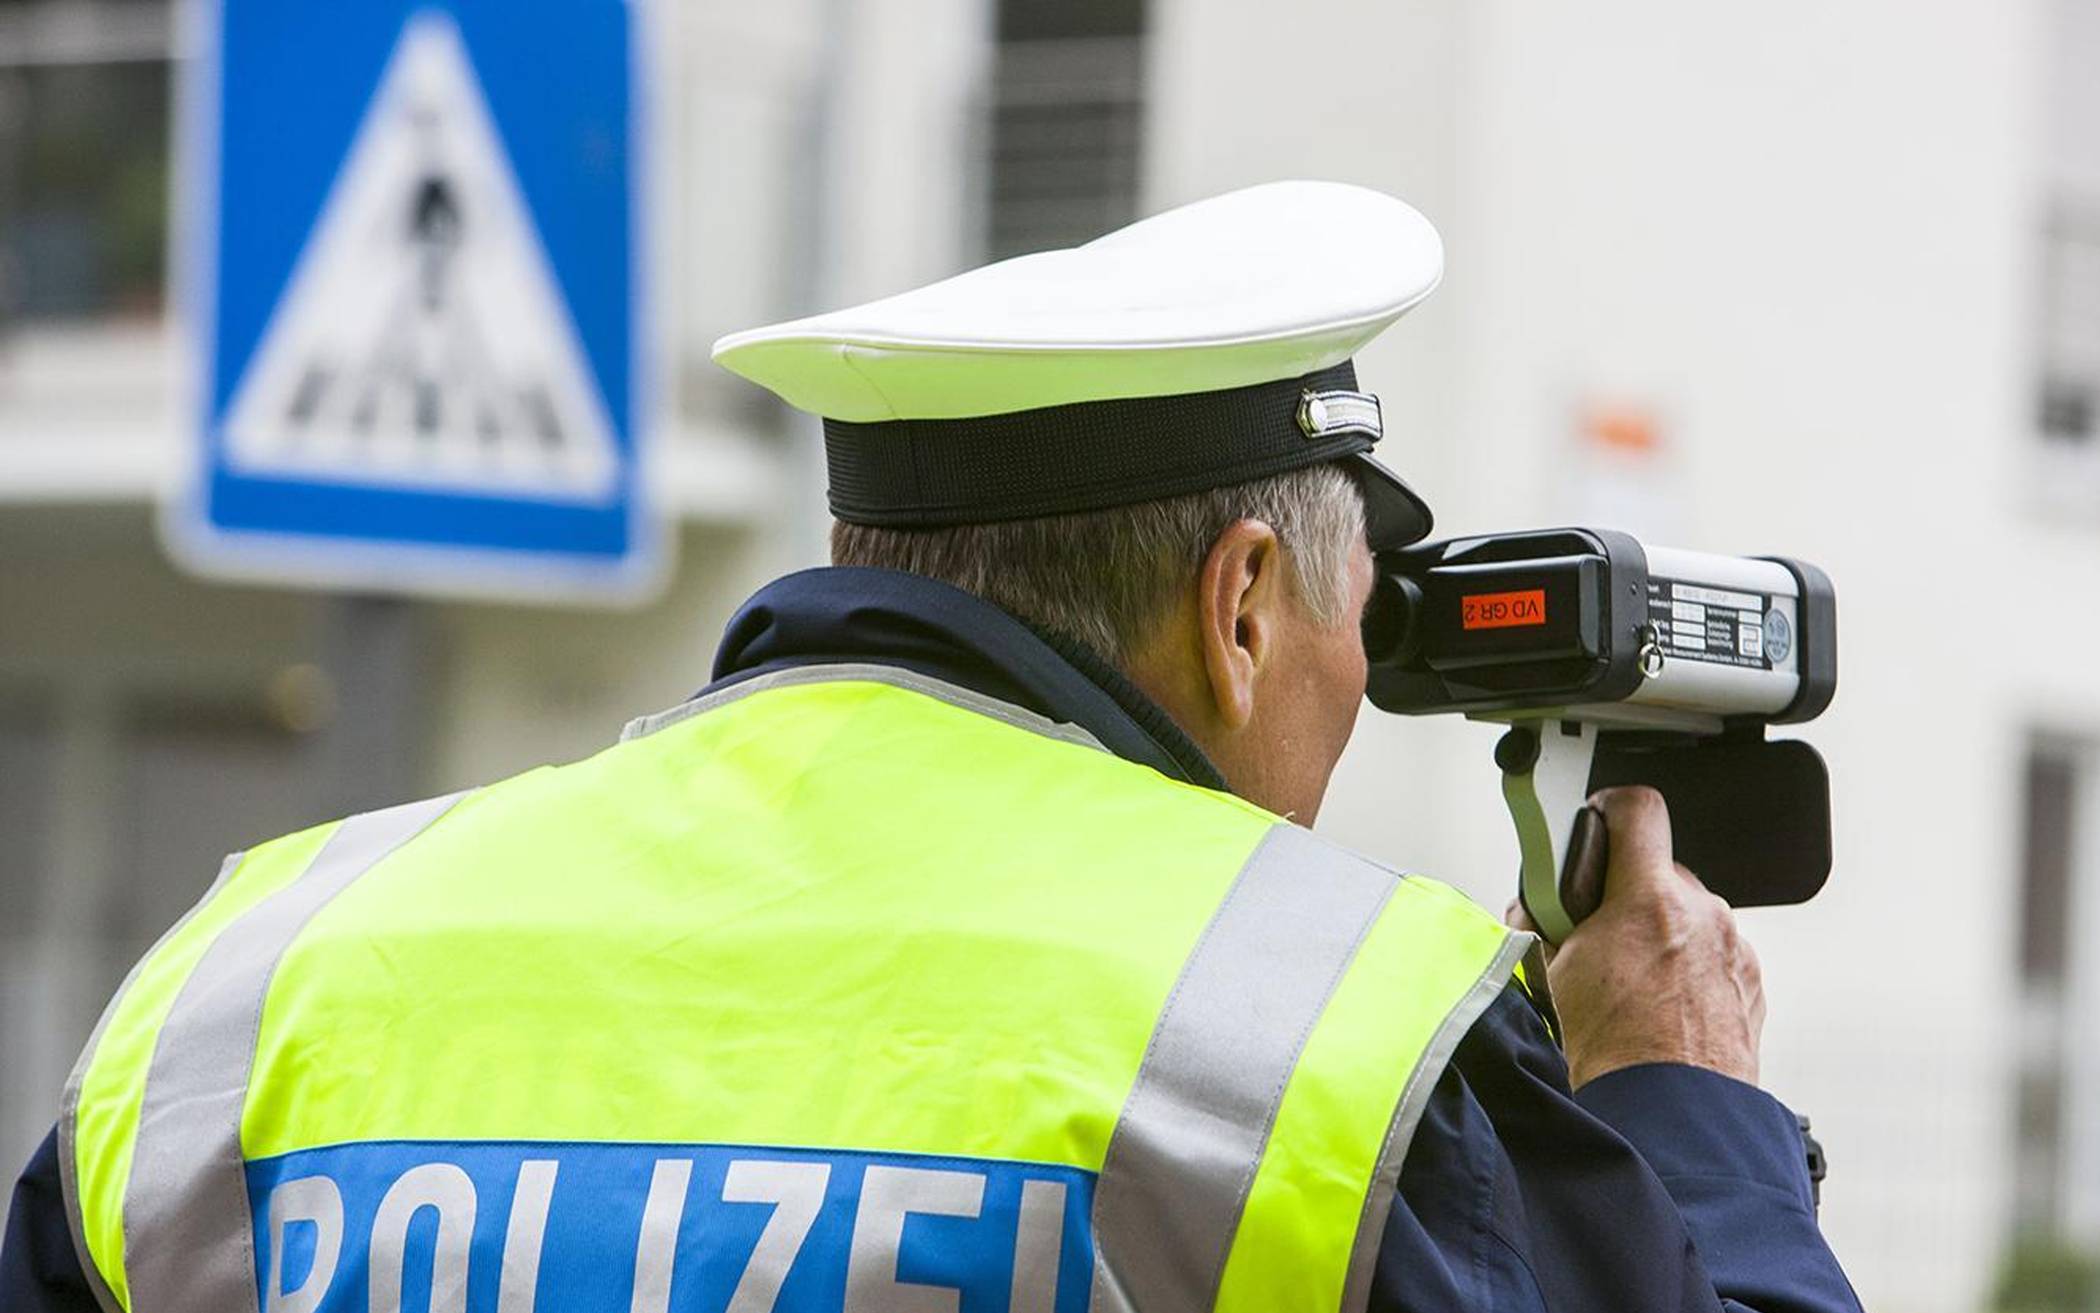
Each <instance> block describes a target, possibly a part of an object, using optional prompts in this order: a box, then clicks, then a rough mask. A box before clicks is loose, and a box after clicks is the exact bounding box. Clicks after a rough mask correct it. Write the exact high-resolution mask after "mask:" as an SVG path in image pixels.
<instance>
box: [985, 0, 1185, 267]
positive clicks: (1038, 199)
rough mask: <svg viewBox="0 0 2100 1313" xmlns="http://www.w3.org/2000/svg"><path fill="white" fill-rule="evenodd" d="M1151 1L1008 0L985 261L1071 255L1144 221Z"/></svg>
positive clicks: (999, 51) (1002, 7)
mask: <svg viewBox="0 0 2100 1313" xmlns="http://www.w3.org/2000/svg"><path fill="white" fill-rule="evenodd" d="M1144 27H1145V12H1144V4H1143V0H1001V3H1000V4H999V7H998V45H997V48H996V51H995V55H994V71H993V91H992V104H991V114H990V124H989V133H990V142H989V154H990V159H989V166H988V173H989V182H990V187H989V200H988V204H987V207H986V211H987V214H986V217H987V223H986V233H985V245H986V252H987V254H988V255H989V257H990V258H992V259H995V260H997V259H1004V258H1006V257H1007V256H1011V255H1020V254H1023V253H1026V252H1029V251H1040V250H1046V249H1049V248H1052V247H1060V246H1074V245H1077V244H1079V243H1081V242H1085V241H1088V240H1091V239H1092V238H1095V237H1098V236H1100V235H1101V234H1102V233H1104V232H1107V231H1109V230H1110V229H1112V228H1118V227H1121V226H1122V225H1124V224H1126V223H1128V222H1130V221H1131V220H1132V219H1133V218H1135V217H1136V216H1137V203H1138V173H1139V167H1140V164H1141V162H1142V159H1141V147H1142V144H1143V143H1142V135H1141V132H1142V126H1143V121H1144V61H1145V51H1144Z"/></svg>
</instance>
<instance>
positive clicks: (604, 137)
mask: <svg viewBox="0 0 2100 1313" xmlns="http://www.w3.org/2000/svg"><path fill="white" fill-rule="evenodd" d="M205 11H206V12H205V14H204V19H203V21H204V22H205V24H206V25H207V26H208V28H209V30H208V31H207V32H205V33H203V34H202V35H204V36H205V37H206V38H207V39H206V40H204V41H203V42H202V43H201V45H202V47H203V50H204V56H203V57H202V58H201V59H200V60H199V61H198V65H197V67H196V69H195V70H194V72H193V73H192V74H191V76H192V78H193V79H194V82H193V83H192V84H191V86H190V88H189V94H188V97H187V99H188V104H187V106H186V110H185V114H186V119H187V126H188V131H187V132H186V143H185V154H186V159H185V173H186V177H187V180H188V181H187V188H186V191H187V196H188V198H189V204H188V207H187V211H186V213H187V217H188V219H189V221H190V222H191V223H193V224H194V225H195V228H194V232H193V234H192V238H191V240H190V241H189V242H188V244H187V246H188V249H187V251H186V256H187V258H186V259H185V260H184V261H183V270H184V292H185V293H186V295H185V296H184V298H183V299H184V300H185V301H186V302H188V304H189V306H190V308H191V317H192V323H193V325H194V327H195V330H196V338H197V341H198V343H199V344H200V347H201V350H200V353H199V355H200V365H201V371H200V372H201V388H200V392H201V395H200V396H199V398H198V402H197V417H198V418H197V423H196V432H197V434H198V436H199V439H200V441H199V442H198V444H197V448H196V451H195V459H194V461H193V462H192V466H191V477H190V478H189V479H188V480H187V481H186V485H185V491H184V493H183V495H182V497H181V498H180V499H179V500H178V501H177V502H176V503H175V505H174V507H173V511H174V513H173V514H172V515H170V516H169V517H168V524H169V527H170V529H171V531H172V532H171V533H170V540H171V545H172V546H173V548H174V549H175V551H176V553H177V555H178V556H179V557H180V558H181V559H182V560H184V561H185V562H186V563H190V564H192V565H194V566H196V567H197V568H199V569H202V570H205V571H207V572H210V573H218V574H232V575H237V576H243V577H258V576H259V577H268V578H275V579H280V580H288V581H295V582H303V583H309V584H317V585H322V586H345V587H356V588H367V589H369V588H378V589H384V590H408V591H436V592H444V593H484V592H494V593H499V594H521V593H524V594H549V593H561V594H572V595H581V596H585V597H607V596H619V595H629V594H632V593H633V592H634V591H636V590H637V589H639V588H641V587H644V586H646V585H647V584H649V583H651V582H653V581H654V579H655V578H656V576H657V571H656V568H655V567H656V566H657V565H658V564H659V548H660V545H661V544H660V535H659V534H657V533H656V532H655V531H654V528H653V525H652V523H651V521H650V519H649V517H648V515H647V511H646V505H645V497H644V486H643V478H642V458H643V454H644V439H645V435H646V430H647V427H648V425H647V419H648V412H647V409H646V406H645V404H644V398H643V395H642V394H643V389H642V387H641V380H640V375H641V373H642V372H643V371H642V370H641V369H640V365H641V362H642V358H643V355H644V351H643V343H644V340H645V336H644V334H643V332H642V317H643V316H642V313H641V310H640V307H641V303H642V297H641V294H640V293H641V288H642V286H643V280H642V271H641V267H640V266H641V263H642V247H643V242H642V238H641V225H642V221H643V218H644V206H643V203H642V202H643V196H642V189H641V182H642V176H641V169H642V152H641V149H640V143H639V142H638V140H637V139H636V135H635V123H636V119H637V117H638V114H637V110H638V108H639V106H640V102H641V99H642V97H641V92H640V88H638V87H637V85H636V84H635V81H634V70H635V69H636V67H637V66H638V64H639V62H640V61H639V60H638V58H637V46H638V40H637V36H638V34H637V33H636V32H635V31H634V30H633V29H634V24H635V22H636V17H635V13H634V10H633V8H632V6H631V4H630V3H629V0H538V2H536V3H521V0H446V3H442V4H429V3H413V4H411V3H401V2H400V0H360V2H359V3H357V4H354V5H312V4H289V5H288V4H284V3H282V0H216V3H215V4H210V5H207V6H205Z"/></svg>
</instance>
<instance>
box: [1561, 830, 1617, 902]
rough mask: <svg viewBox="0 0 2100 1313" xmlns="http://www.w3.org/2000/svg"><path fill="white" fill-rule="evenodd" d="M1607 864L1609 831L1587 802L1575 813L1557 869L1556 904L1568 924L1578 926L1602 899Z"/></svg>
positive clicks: (1609, 842) (1608, 859)
mask: <svg viewBox="0 0 2100 1313" xmlns="http://www.w3.org/2000/svg"><path fill="white" fill-rule="evenodd" d="M1610 864H1611V833H1610V831H1609V830H1607V829H1606V828H1605V825H1604V813H1603V812H1601V811H1599V810H1597V808H1596V807H1594V806H1592V805H1590V804H1589V803H1584V804H1583V805H1582V810H1581V811H1578V812H1576V813H1575V827H1574V829H1573V830H1572V831H1571V832H1570V833H1569V835H1568V856H1567V859H1566V860H1565V861H1564V862H1563V863H1562V864H1561V868H1560V906H1561V910H1562V911H1563V912H1566V913H1567V914H1568V922H1569V924H1571V925H1581V924H1582V923H1583V922H1584V921H1586V920H1588V919H1589V916H1590V913H1592V912H1594V911H1596V910H1597V908H1598V907H1599V906H1600V905H1601V904H1602V903H1603V902H1604V870H1605V868H1606V867H1607V866H1609V865H1610Z"/></svg>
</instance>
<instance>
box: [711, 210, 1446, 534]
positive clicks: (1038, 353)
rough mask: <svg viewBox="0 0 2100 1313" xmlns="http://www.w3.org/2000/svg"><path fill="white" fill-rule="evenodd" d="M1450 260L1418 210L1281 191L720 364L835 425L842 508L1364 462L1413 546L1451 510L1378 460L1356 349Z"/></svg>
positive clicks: (961, 511)
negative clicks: (1420, 494)
mask: <svg viewBox="0 0 2100 1313" xmlns="http://www.w3.org/2000/svg"><path fill="white" fill-rule="evenodd" d="M1443 267H1444V261H1443V244H1442V242H1441V241H1439V239H1438V237H1437V233H1436V229H1435V228H1434V227H1432V226H1431V225H1430V223H1429V221H1428V220H1427V219H1425V218H1423V217H1422V215H1421V214H1420V213H1418V212H1417V211H1416V210H1415V209H1414V208H1413V207H1411V206H1409V205H1407V204H1406V203H1405V202H1402V201H1400V200H1397V199H1395V198H1393V197H1391V196H1387V195H1384V194H1383V193H1380V192H1376V191H1372V190H1370V189H1368V188H1364V187H1356V186H1350V185H1348V184H1344V183H1334V182H1275V183H1267V184H1264V185H1262V186H1257V187H1249V188H1246V189H1244V190H1241V191H1236V192H1230V193H1227V194H1226V195H1223V196H1218V197H1213V198H1211V199H1209V200H1204V201H1198V202H1195V203H1194V204H1190V205H1184V206H1182V207H1180V208H1178V209H1173V210H1168V211H1167V212H1165V213H1163V214H1159V215H1155V216H1153V217H1152V218H1149V219H1145V220H1142V221H1140V222H1137V223H1134V224H1131V225H1130V226H1128V227H1126V228H1122V229H1118V230H1117V231H1115V232H1112V233H1109V234H1108V235H1106V236H1104V237H1101V238H1098V239H1096V240H1095V241H1092V242H1088V243H1087V244H1086V245H1084V246H1078V247H1074V248H1072V249H1070V250H1060V251H1045V252H1041V253H1039V254H1035V255H1025V256H1021V257H1018V258H1016V259H1011V260H1004V261H1001V262H999V263H997V264H992V265H987V266H985V267H983V268H980V269H975V270H972V271H970V272H969V273H965V274H961V275H958V276H957V277H954V278H949V279H945V280H943V281H941V282H938V283H933V284H931V285H929V286H926V287H921V288H918V289H916V290H914V291H909V292H905V293H902V294H900V295H897V296H892V297H886V298H884V299H882V300H879V301H871V302H868V303H867V304H865V305H859V306H853V307H849V308H847V309H843V310H834V311H831V312H829V313H826V314H821V315H813V316H810V317H808V318H805V319H797V320H791V321H789V322H787V323H781V324H774V325H770V326H768V327H764V328H754V329H749V330H747V331H745V332H741V333H732V334H730V335H729V336H727V337H724V338H723V339H721V340H720V341H718V342H716V343H715V347H714V358H715V360H716V361H718V362H719V363H720V364H722V365H723V366H724V367H725V368H727V369H729V370H731V371H733V372H735V373H737V374H740V375H742V376H744V377H745V378H748V379H750V380H751V381H753V382H755V383H758V384H759V385H761V386H763V387H765V388H768V389H770V390H771V391H773V392H775V393H777V394H778V395H779V396H780V397H781V398H782V399H783V400H785V401H786V402H788V403H789V404H790V405H793V406H796V407H798V408H800V409H803V410H807V411H810V412H812V413H814V414H817V415H820V416H822V417H823V418H824V419H825V421H826V425H825V429H826V443H827V454H828V458H829V461H830V465H831V475H832V488H831V499H832V507H833V510H834V512H835V513H837V514H838V515H839V516H840V518H842V519H847V520H851V521H855V522H859V523H871V524H891V525H900V526H909V525H922V526H925V525H939V524H963V523H976V522H984V521H990V520H1002V519H1015V518H1021V517H1023V516H1032V515H1044V514H1057V513H1063V512H1069V511H1080V510H1094V509H1101V508H1103V507H1107V506H1114V505H1126V504H1130V503H1132V502H1137V501H1145V500H1151V499H1154V498H1157V497H1164V496H1173V495H1178V494H1180V493H1186V492H1194V491H1198V490H1201V489H1203V488H1210V487H1219V486H1224V485H1227V484H1231V483H1239V482H1245V481H1248V480H1250V479H1255V478H1260V477H1264V476H1266V475H1270V474H1276V473H1281V472H1282V471H1283V470H1285V469H1290V468H1296V467H1299V466H1303V465H1309V464H1315V463H1320V462H1322V461H1329V460H1346V461H1347V462H1348V463H1349V464H1351V465H1352V466H1355V467H1357V468H1358V470H1359V473H1360V474H1361V475H1362V476H1364V477H1363V479H1362V482H1363V486H1364V487H1365V491H1366V496H1367V500H1368V502H1369V503H1370V509H1371V513H1372V516H1371V518H1372V529H1373V542H1374V545H1377V546H1397V545H1400V543H1401V542H1403V541H1413V540H1415V539H1416V538H1419V537H1422V536H1424V535H1426V534H1427V532H1428V530H1429V515H1428V511H1427V508H1426V507H1424V506H1423V505H1422V503H1421V500H1420V499H1419V498H1417V497H1416V496H1415V495H1414V494H1413V492H1412V491H1410V490H1408V489H1407V488H1406V486H1405V485H1404V484H1402V483H1401V482H1400V480H1399V479H1398V478H1397V477H1396V476H1394V475H1393V474H1392V473H1391V472H1390V471H1388V470H1386V469H1384V467H1383V466H1380V465H1378V464H1377V463H1376V462H1375V461H1372V460H1370V459H1369V458H1368V457H1367V456H1365V455H1364V453H1365V452H1367V451H1368V450H1369V449H1370V447H1371V446H1372V444H1374V443H1375V442H1376V441H1377V440H1378V438H1379V436H1381V432H1382V427H1381V423H1380V418H1379V412H1378V405H1377V399H1376V398H1375V397H1373V396H1370V395H1369V394H1367V393H1362V392H1358V391H1357V390H1356V379H1355V371H1354V367H1353V365H1352V363H1351V357H1352V356H1354V355H1355V353H1356V352H1357V351H1358V350H1360V349H1361V348H1362V347H1363V346H1364V344H1365V343H1367V342H1369V341H1370V340H1371V339H1372V338H1374V337H1376V336H1377V335H1378V334H1379V333H1380V332H1382V331H1384V330H1385V328H1386V327H1387V326H1388V325H1389V324H1391V323H1392V322H1393V321H1394V320H1395V319H1398V318H1399V317H1400V316H1401V315H1402V314H1405V313H1406V312H1407V311H1408V310H1409V309H1411V308H1412V307H1413V306H1414V305H1415V304H1416V303H1417V302H1419V301H1421V300H1422V299H1423V298H1424V297H1426V296H1427V295H1429V293H1430V292H1431V291H1432V290H1433V289H1434V288H1435V287H1436V285H1437V282H1438V280H1439V279H1440V278H1441V277H1442V276H1443Z"/></svg>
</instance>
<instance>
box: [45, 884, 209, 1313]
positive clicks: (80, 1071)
mask: <svg viewBox="0 0 2100 1313" xmlns="http://www.w3.org/2000/svg"><path fill="white" fill-rule="evenodd" d="M246 856H247V854H246V853H228V854H227V855H226V860H225V861H223V862H221V863H219V874H218V875H217V876H216V877H215V878H214V879H213V880H212V882H211V887H210V888H208V889H206V890H205V891H204V895H203V897H201V898H199V899H198V900H197V901H196V902H195V903H192V904H191V905H190V910H189V911H187V912H184V913H183V914H182V915H181V916H180V917H179V918H177V920H176V922H175V924H174V925H171V926H169V927H168V928H167V929H166V930H164V931H162V932H161V936H160V938H159V939H156V940H154V941H153V947H152V948H150V949H147V950H146V954H145V956H143V957H141V958H140V959H139V960H138V961H136V962H133V963H132V964H131V970H129V971H127V972H125V973H124V983H123V984H121V985H118V986H117V992H116V993H114V994H112V995H110V998H109V1003H108V1005H107V1006H105V1007H104V1008H103V1009H102V1015H101V1016H100V1017H98V1018H96V1020H95V1028H94V1030H92V1031H90V1032H88V1038H87V1043H86V1044H83V1045H82V1046H81V1048H80V1058H79V1060H78V1061H76V1062H75V1063H74V1064H73V1071H72V1074H71V1075H69V1076H67V1077H66V1089H65V1094H64V1095H63V1096H62V1097H61V1099H60V1102H59V1112H58V1180H59V1189H60V1193H62V1194H63V1195H64V1196H65V1202H66V1227H67V1229H68V1230H70V1231H71V1232H72V1233H73V1252H74V1254H75V1255H77V1256H78V1257H79V1259H80V1270H81V1272H82V1273H84V1274H85V1275H86V1276H87V1280H88V1288H89V1289H90V1290H92V1291H94V1293H95V1302H96V1303H98V1304H100V1305H101V1306H102V1308H103V1310H104V1313H123V1306H122V1305H121V1304H119V1303H117V1295H116V1292H115V1291H113V1290H111V1289H110V1288H109V1282H107V1281H105V1280H104V1279H103V1277H102V1269H101V1268H100V1267H98V1266H96V1264H95V1256H94V1255H93V1254H91V1253H89V1252H88V1244H87V1233H86V1231H84V1230H83V1229H82V1225H81V1216H80V1158H79V1155H78V1154H77V1153H76V1152H75V1150H74V1141H73V1135H74V1128H75V1127H76V1126H78V1125H79V1120H80V1087H81V1086H82V1085H83V1084H85V1083H86V1081H87V1073H88V1067H89V1065H90V1064H92V1063H93V1062H94V1060H95V1050H96V1049H97V1048H99V1047H100V1046H101V1044H102V1032H103V1031H105V1030H107V1029H109V1022H110V1018H111V1017H114V1016H115V1015H116V1014H117V1006H118V1005H119V1004H121V1003H122V1002H123V1001H124V996H125V995H126V994H129V993H130V992H131V986H132V983H133V982H134V981H136V980H137V979H138V978H139V972H140V971H142V970H144V969H145V966H146V963H148V962H150V961H152V960H153V958H154V957H155V955H157V954H158V953H159V952H160V950H161V949H163V948H165V947H166V946H167V943H168V941H169V940H171V939H173V938H174V937H175V936H176V935H177V934H179V933H181V931H182V928H183V927H184V926H186V925H188V924H189V923H190V922H191V921H192V920H193V919H195V918H196V915H197V913H199V912H201V911H203V910H204V909H205V907H206V906H208V905H209V904H210V903H211V900H212V899H214V898H216V897H218V895H219V890H221V889H223V888H225V886H226V881H227V880H228V879H230V878H231V877H232V875H233V873H234V871H235V869H236V868H238V867H239V866H240V864H241V859H242V858H243V857H246Z"/></svg>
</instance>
